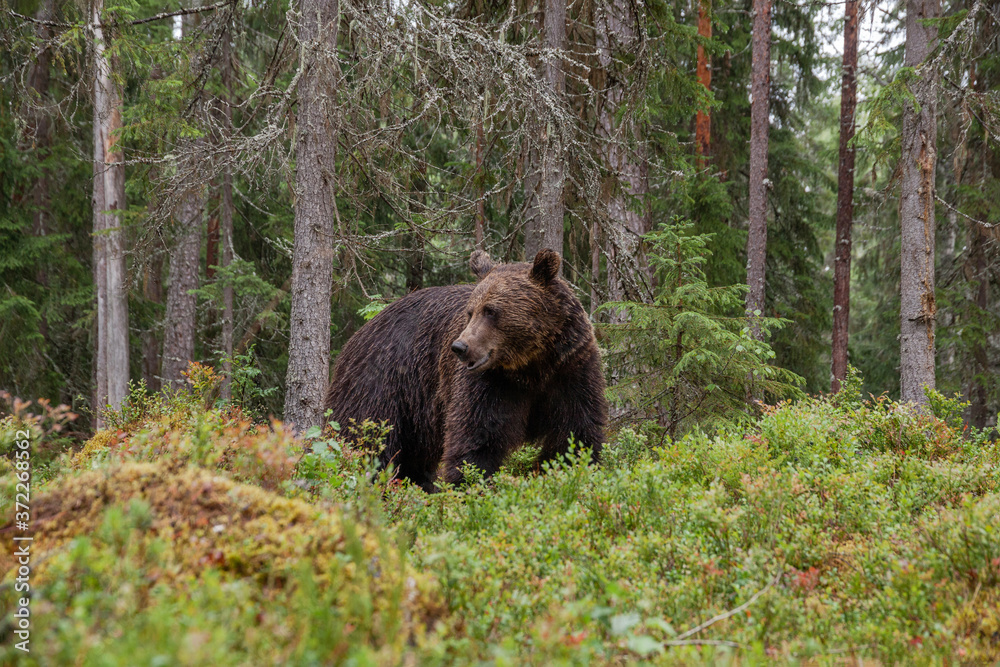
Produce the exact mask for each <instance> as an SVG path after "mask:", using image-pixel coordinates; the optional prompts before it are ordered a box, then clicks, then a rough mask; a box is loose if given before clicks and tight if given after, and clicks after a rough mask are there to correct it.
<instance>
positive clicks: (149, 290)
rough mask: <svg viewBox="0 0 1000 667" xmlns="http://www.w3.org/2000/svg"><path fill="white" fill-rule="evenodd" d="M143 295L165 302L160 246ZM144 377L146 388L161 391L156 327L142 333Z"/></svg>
mask: <svg viewBox="0 0 1000 667" xmlns="http://www.w3.org/2000/svg"><path fill="white" fill-rule="evenodd" d="M142 295H143V297H145V299H146V300H147V301H149V302H150V303H156V304H159V303H163V254H162V252H161V251H160V248H158V249H157V252H156V254H155V255H154V256H153V257H152V258H151V259H150V260H149V263H148V264H147V265H146V270H145V273H144V275H143V278H142ZM142 377H143V379H144V380H145V381H146V389H148V390H149V391H151V392H158V391H160V338H159V336H157V334H156V328H155V327H153V328H151V329H150V330H149V331H144V332H143V334H142Z"/></svg>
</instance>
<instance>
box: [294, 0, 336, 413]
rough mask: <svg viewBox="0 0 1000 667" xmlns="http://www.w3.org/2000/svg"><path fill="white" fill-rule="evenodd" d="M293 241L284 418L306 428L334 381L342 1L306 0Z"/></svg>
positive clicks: (302, 6)
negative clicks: (332, 328) (337, 111)
mask: <svg viewBox="0 0 1000 667" xmlns="http://www.w3.org/2000/svg"><path fill="white" fill-rule="evenodd" d="M299 9H300V12H301V16H300V21H301V24H300V27H299V49H300V50H299V54H300V56H299V57H300V61H299V67H300V70H301V71H300V76H299V81H298V99H299V113H298V119H297V126H296V132H297V133H298V137H297V143H296V153H295V155H296V170H295V180H296V183H295V242H294V246H293V249H292V285H291V291H292V313H291V332H290V343H289V348H288V375H287V377H286V393H285V421H287V422H290V423H291V424H292V425H293V426H294V428H295V429H296V430H299V431H304V430H306V429H307V428H309V427H311V426H318V425H320V424H321V423H322V417H323V397H324V393H325V391H326V386H327V383H328V382H329V379H330V295H331V291H332V287H333V232H334V206H336V201H335V199H334V188H335V186H336V171H335V164H334V154H335V149H336V145H337V136H336V126H335V122H336V120H335V118H334V116H333V109H332V104H333V101H334V99H335V97H336V92H337V91H336V85H337V83H336V82H337V80H338V77H339V68H338V67H337V60H336V58H337V50H336V49H337V28H338V21H339V7H338V2H337V0H300V2H299Z"/></svg>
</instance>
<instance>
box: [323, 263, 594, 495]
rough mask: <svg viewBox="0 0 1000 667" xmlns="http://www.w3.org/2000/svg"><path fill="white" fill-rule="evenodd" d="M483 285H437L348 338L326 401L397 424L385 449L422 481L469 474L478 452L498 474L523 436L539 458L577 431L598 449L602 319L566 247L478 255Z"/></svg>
mask: <svg viewBox="0 0 1000 667" xmlns="http://www.w3.org/2000/svg"><path fill="white" fill-rule="evenodd" d="M470 266H471V268H472V271H473V273H475V274H476V276H477V277H478V278H479V282H478V283H477V284H475V285H455V286H452V287H431V288H427V289H422V290H418V291H416V292H413V293H411V294H409V295H407V296H405V297H403V298H402V299H400V300H399V301H396V302H395V303H393V304H391V305H389V306H387V307H386V308H385V309H384V310H383V311H382V312H381V313H379V314H378V315H377V316H376V317H375V318H373V319H372V320H371V321H370V322H368V323H367V324H366V325H365V326H363V327H362V328H361V329H360V330H359V331H358V332H357V333H356V334H354V336H352V337H351V339H350V340H349V341H348V342H347V344H346V345H345V346H344V349H343V351H342V352H341V353H340V356H339V357H338V358H337V363H336V365H335V367H334V378H333V382H332V383H331V384H330V389H329V392H328V393H327V399H326V407H327V408H329V409H330V410H332V415H331V419H333V420H335V421H337V422H339V423H341V424H344V425H346V424H347V422H348V421H349V420H350V419H354V420H356V421H357V422H361V421H363V420H365V419H369V420H372V421H383V420H384V421H386V422H388V423H389V424H391V425H392V427H393V428H392V430H391V431H390V432H389V435H388V437H387V441H386V446H385V449H384V450H383V452H382V454H381V463H382V465H383V466H384V465H387V464H389V463H390V462H391V463H392V464H393V465H394V466H395V469H396V471H397V475H398V476H400V477H406V478H409V479H410V480H412V481H413V482H414V483H416V484H419V485H420V486H422V487H423V488H424V489H426V490H428V491H431V490H434V488H435V480H436V479H437V474H438V467H439V465H440V466H441V467H442V471H441V475H442V477H443V479H444V480H445V481H447V482H451V483H460V482H461V481H462V473H461V466H462V464H463V463H465V462H470V463H473V464H475V465H476V466H478V467H479V468H481V469H482V470H483V471H484V472H485V474H486V475H487V476H488V475H492V474H493V473H494V472H496V471H497V469H498V468H499V467H500V466H501V465H502V464H503V462H504V460H505V459H506V458H507V456H508V454H510V453H511V452H512V451H513V450H514V449H516V448H517V447H518V446H520V445H521V444H522V443H524V442H526V441H532V440H538V441H540V444H541V448H542V451H541V455H540V458H539V461H540V462H542V461H547V460H550V459H552V458H554V457H556V456H557V455H559V454H561V453H564V452H565V451H566V450H567V448H568V439H569V437H570V435H572V436H573V437H574V438H575V440H576V441H577V442H579V443H580V444H582V445H584V446H586V447H589V448H590V450H591V452H592V456H593V458H594V459H595V460H596V459H597V458H598V456H599V455H600V451H601V446H602V443H603V440H604V427H605V424H606V422H607V413H608V408H607V403H606V401H605V399H604V374H603V372H602V371H601V361H600V356H599V353H598V350H597V341H596V340H595V338H594V331H593V327H592V326H591V324H590V321H589V319H588V318H587V314H586V313H585V312H584V310H583V306H582V305H581V304H580V301H579V299H577V298H576V296H574V294H573V290H572V288H571V287H570V286H569V284H568V283H567V282H566V281H565V280H563V279H562V278H561V277H559V266H560V257H559V255H558V254H556V253H555V252H553V251H551V250H542V251H540V252H539V253H538V255H536V256H535V260H534V262H532V263H526V262H525V263H517V264H494V263H493V262H492V261H491V260H490V258H489V257H488V256H487V255H486V253H483V252H481V251H477V252H475V253H473V255H472V258H471V260H470Z"/></svg>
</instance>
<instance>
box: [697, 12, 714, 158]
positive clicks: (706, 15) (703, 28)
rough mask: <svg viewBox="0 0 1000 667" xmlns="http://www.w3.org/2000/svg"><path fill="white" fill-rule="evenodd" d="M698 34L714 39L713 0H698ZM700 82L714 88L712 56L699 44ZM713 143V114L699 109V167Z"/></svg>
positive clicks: (706, 89) (707, 89)
mask: <svg viewBox="0 0 1000 667" xmlns="http://www.w3.org/2000/svg"><path fill="white" fill-rule="evenodd" d="M698 36H699V37H702V38H704V39H712V0H699V2H698ZM697 74H698V83H700V84H701V85H703V86H704V87H705V91H706V92H708V91H710V90H711V89H712V58H711V56H709V55H708V52H706V51H705V47H704V46H702V45H701V44H699V45H698V65H697ZM711 145H712V116H711V112H710V111H709V110H708V109H705V110H702V109H699V110H698V114H697V115H696V116H695V121H694V150H695V153H696V155H697V156H698V160H697V163H698V167H699V168H701V167H704V166H705V158H706V157H708V155H709V151H710V149H711Z"/></svg>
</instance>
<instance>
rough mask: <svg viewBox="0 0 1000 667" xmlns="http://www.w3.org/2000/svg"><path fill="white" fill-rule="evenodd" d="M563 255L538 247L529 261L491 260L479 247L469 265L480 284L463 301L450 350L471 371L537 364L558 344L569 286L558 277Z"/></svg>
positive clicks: (517, 367)
mask: <svg viewBox="0 0 1000 667" xmlns="http://www.w3.org/2000/svg"><path fill="white" fill-rule="evenodd" d="M561 261H562V260H561V258H560V257H559V255H558V254H557V253H556V252H554V251H552V250H548V249H545V250H540V251H539V252H538V254H537V255H535V260H534V261H533V262H530V263H528V262H521V263H517V264H494V263H493V261H492V260H491V259H490V258H489V256H488V255H487V254H486V253H485V252H483V251H481V250H477V251H476V252H474V253H472V257H471V259H470V260H469V266H470V268H471V269H472V272H473V273H474V274H476V277H477V278H478V279H479V283H478V284H477V285H476V287H475V289H474V290H473V292H472V296H470V297H469V302H468V305H467V306H466V311H465V317H466V325H465V329H463V331H462V333H461V334H460V335H459V336H458V338H457V339H456V340H455V341H454V342H453V343H452V344H451V349H452V352H454V353H455V355H456V356H457V357H458V358H459V359H460V360H461V361H462V363H463V364H465V367H466V368H468V369H469V370H473V371H486V370H488V369H491V368H503V369H505V370H510V371H514V370H519V369H522V368H525V367H527V366H529V365H531V364H533V363H537V362H538V361H539V360H540V359H541V358H542V357H543V356H544V355H545V354H546V353H549V352H551V351H552V350H553V349H554V348H555V345H556V342H557V340H558V337H559V333H560V331H561V330H562V329H563V325H564V324H565V322H566V320H567V318H568V317H569V313H568V312H567V311H568V306H567V296H568V297H569V301H573V300H574V299H573V297H572V292H571V291H570V289H569V287H568V285H567V284H566V283H565V281H563V280H562V279H561V278H560V277H559V267H560V264H561Z"/></svg>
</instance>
